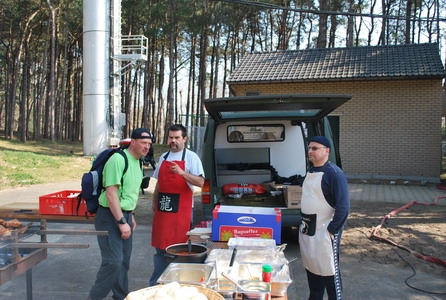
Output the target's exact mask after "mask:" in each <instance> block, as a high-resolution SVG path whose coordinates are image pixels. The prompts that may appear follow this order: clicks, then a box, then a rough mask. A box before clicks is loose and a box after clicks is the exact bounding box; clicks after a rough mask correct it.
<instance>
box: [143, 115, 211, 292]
mask: <svg viewBox="0 0 446 300" xmlns="http://www.w3.org/2000/svg"><path fill="white" fill-rule="evenodd" d="M186 142H187V131H186V128H185V127H184V126H183V125H178V124H176V125H172V126H170V127H169V130H168V144H169V151H168V152H166V153H164V154H163V155H161V157H160V160H159V162H158V167H157V168H156V169H155V172H154V173H153V177H154V178H156V179H157V180H158V181H157V183H156V186H155V191H154V194H153V203H152V209H153V211H154V215H153V223H152V246H153V247H155V250H156V253H155V255H154V256H153V262H154V270H153V273H152V276H151V277H150V280H149V286H153V285H155V284H156V282H157V280H158V278H159V277H160V276H161V274H162V273H163V272H164V270H165V269H166V267H167V266H168V264H169V262H168V261H166V257H165V254H166V251H165V249H166V248H167V247H168V246H170V245H174V244H180V243H185V242H187V239H188V238H187V235H186V233H187V231H189V230H190V228H191V222H192V214H193V187H194V186H198V187H200V188H201V187H202V186H203V184H204V170H203V165H202V164H201V160H200V158H199V157H198V155H197V154H196V153H195V152H193V151H191V150H189V149H186V147H185V145H186Z"/></svg>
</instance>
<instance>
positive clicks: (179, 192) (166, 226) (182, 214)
mask: <svg viewBox="0 0 446 300" xmlns="http://www.w3.org/2000/svg"><path fill="white" fill-rule="evenodd" d="M185 153H186V149H184V150H183V157H182V160H181V161H174V162H175V163H176V164H177V165H178V166H179V167H180V168H181V169H182V170H185V168H186V161H185V160H184V158H185ZM168 155H169V153H167V154H166V156H165V157H164V161H163V162H162V163H161V165H160V166H159V173H158V199H156V201H157V203H156V207H155V211H154V215H153V224H152V228H153V230H152V246H153V247H156V248H159V249H166V248H167V247H168V246H170V245H173V244H180V243H185V242H186V241H187V234H186V233H187V232H188V231H189V230H190V222H191V216H192V199H193V192H192V190H191V188H190V187H189V185H188V184H187V181H186V180H185V179H184V178H183V177H182V176H181V175H178V174H173V173H172V172H171V171H170V166H171V162H170V161H167V160H166V158H167V156H168Z"/></svg>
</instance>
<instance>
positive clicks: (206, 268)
mask: <svg viewBox="0 0 446 300" xmlns="http://www.w3.org/2000/svg"><path fill="white" fill-rule="evenodd" d="M213 271H214V265H210V264H194V263H170V264H169V265H168V266H167V268H166V270H164V272H163V273H162V274H161V276H160V277H159V279H158V281H157V283H161V284H165V283H169V282H179V283H180V284H190V285H200V286H203V287H205V286H207V285H208V283H209V280H210V277H211V274H212V272H213Z"/></svg>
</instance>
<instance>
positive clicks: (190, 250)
mask: <svg viewBox="0 0 446 300" xmlns="http://www.w3.org/2000/svg"><path fill="white" fill-rule="evenodd" d="M187 252H188V253H189V254H191V253H192V241H191V239H188V240H187Z"/></svg>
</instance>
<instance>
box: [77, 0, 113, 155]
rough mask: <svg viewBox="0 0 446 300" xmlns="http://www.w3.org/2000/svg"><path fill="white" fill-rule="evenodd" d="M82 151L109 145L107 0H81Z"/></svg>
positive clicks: (108, 16)
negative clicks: (82, 18)
mask: <svg viewBox="0 0 446 300" xmlns="http://www.w3.org/2000/svg"><path fill="white" fill-rule="evenodd" d="M83 17H84V20H83V62H82V65H83V126H84V127H83V140H84V155H96V154H98V153H99V152H101V151H102V150H103V149H105V148H106V147H107V146H108V136H109V133H108V130H109V126H108V122H107V119H108V113H109V112H108V109H109V101H110V100H109V99H110V92H109V88H110V82H109V81H110V70H109V69H110V67H109V63H110V61H109V59H110V47H109V40H110V0H84V1H83Z"/></svg>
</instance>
